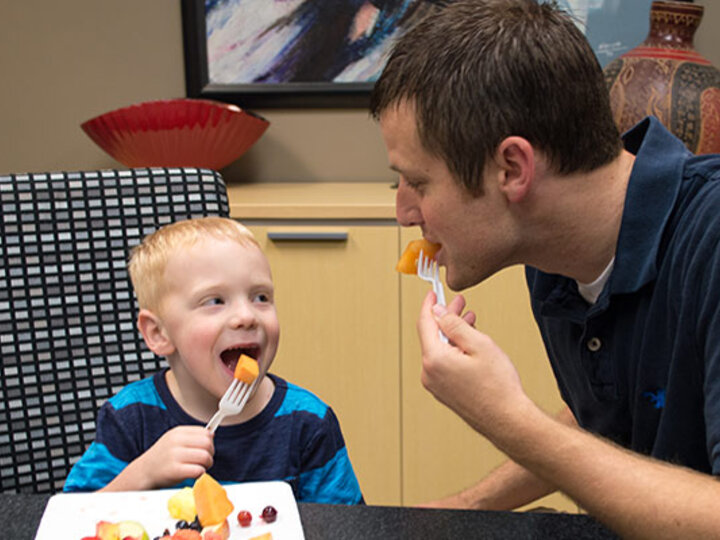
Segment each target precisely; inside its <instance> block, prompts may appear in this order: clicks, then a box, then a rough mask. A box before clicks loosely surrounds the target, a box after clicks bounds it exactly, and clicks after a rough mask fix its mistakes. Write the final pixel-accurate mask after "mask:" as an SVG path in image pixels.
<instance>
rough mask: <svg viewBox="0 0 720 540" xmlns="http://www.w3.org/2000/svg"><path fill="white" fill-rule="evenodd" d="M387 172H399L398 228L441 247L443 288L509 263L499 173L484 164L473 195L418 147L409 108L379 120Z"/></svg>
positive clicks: (479, 278) (459, 285)
mask: <svg viewBox="0 0 720 540" xmlns="http://www.w3.org/2000/svg"><path fill="white" fill-rule="evenodd" d="M380 129H381V131H382V135H383V139H384V141H385V146H386V149H387V152H388V159H389V162H390V168H391V169H393V170H395V171H397V173H398V174H399V177H400V178H399V185H398V192H397V200H396V214H397V220H398V222H399V223H400V225H402V226H404V227H413V226H419V227H420V228H421V229H422V232H423V236H424V237H425V238H426V239H427V240H429V241H431V242H436V243H440V244H442V248H441V249H440V251H439V252H438V254H437V259H438V262H439V263H440V264H441V265H443V266H445V267H446V280H447V284H448V286H449V287H450V288H451V289H453V290H455V291H458V290H462V289H465V288H467V287H470V286H472V285H475V284H477V283H479V282H481V281H483V280H484V279H486V278H487V277H489V276H491V275H492V274H494V273H495V272H497V271H498V270H500V269H502V268H504V267H505V266H508V265H509V264H512V262H511V247H512V245H511V242H510V241H509V238H511V236H510V235H509V234H504V233H503V231H505V230H508V231H509V229H507V227H509V226H510V221H509V215H508V211H507V204H506V200H505V197H504V196H503V194H502V193H501V192H500V190H499V189H498V187H497V181H496V180H497V179H498V178H499V175H501V174H502V171H501V170H500V168H499V167H497V166H496V165H495V163H494V162H493V161H492V160H488V165H487V167H486V172H485V178H484V181H483V185H484V193H483V195H482V196H479V197H473V196H472V195H471V194H470V193H469V192H468V191H467V190H466V189H465V188H464V187H462V186H461V185H460V183H459V182H458V181H457V180H456V179H455V177H454V176H453V175H452V173H451V172H450V171H449V170H448V168H447V165H446V164H445V162H444V161H443V160H442V159H441V158H439V157H437V156H434V155H432V154H429V153H428V152H427V150H425V148H424V147H423V146H422V144H421V143H420V139H419V136H418V133H417V127H416V123H415V112H414V108H413V106H412V104H408V103H407V102H402V103H400V104H399V105H398V106H397V107H390V108H388V109H387V110H386V111H385V112H384V113H383V114H382V115H381V117H380Z"/></svg>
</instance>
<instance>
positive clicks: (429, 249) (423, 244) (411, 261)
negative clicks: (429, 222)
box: [395, 238, 440, 274]
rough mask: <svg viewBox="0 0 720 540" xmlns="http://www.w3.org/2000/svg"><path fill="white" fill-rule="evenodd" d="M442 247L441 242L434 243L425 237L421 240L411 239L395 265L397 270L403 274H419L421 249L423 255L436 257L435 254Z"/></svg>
mask: <svg viewBox="0 0 720 540" xmlns="http://www.w3.org/2000/svg"><path fill="white" fill-rule="evenodd" d="M439 249H440V244H433V243H432V242H428V241H427V240H425V239H424V238H420V239H419V240H411V241H410V242H409V243H408V245H407V247H406V248H405V251H403V254H402V255H401V256H400V260H399V261H398V262H397V265H396V266H395V270H397V271H398V272H402V273H403V274H417V265H418V258H419V257H420V251H422V252H423V255H425V256H426V257H430V258H431V259H433V258H435V254H436V253H437V252H438V250H439Z"/></svg>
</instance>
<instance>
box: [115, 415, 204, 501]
mask: <svg viewBox="0 0 720 540" xmlns="http://www.w3.org/2000/svg"><path fill="white" fill-rule="evenodd" d="M214 453H215V447H214V444H213V435H212V433H210V432H209V431H208V430H207V429H205V428H204V427H201V426H178V427H175V428H173V429H171V430H169V431H167V432H165V433H164V434H163V436H162V437H160V438H159V439H158V440H157V441H156V442H155V444H153V445H152V446H151V447H150V448H149V449H148V450H147V451H146V452H145V453H144V454H142V455H141V456H140V457H138V458H136V459H135V460H134V461H132V462H131V463H130V464H129V465H128V466H127V467H126V468H125V469H124V470H123V471H122V472H121V473H120V474H119V475H118V476H117V477H115V479H114V480H113V481H112V482H110V483H109V484H108V485H107V486H105V488H104V489H103V490H107V491H128V490H131V491H134V490H143V489H156V488H163V487H170V486H174V485H176V484H178V483H179V482H181V481H183V480H186V479H188V478H197V477H199V476H200V475H201V474H202V473H204V472H205V471H206V470H207V469H209V468H210V467H211V466H212V464H213V454H214Z"/></svg>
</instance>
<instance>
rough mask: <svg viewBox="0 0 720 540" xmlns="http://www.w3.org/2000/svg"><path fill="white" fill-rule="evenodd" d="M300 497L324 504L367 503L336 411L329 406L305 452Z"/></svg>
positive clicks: (303, 499) (300, 498)
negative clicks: (351, 461)
mask: <svg viewBox="0 0 720 540" xmlns="http://www.w3.org/2000/svg"><path fill="white" fill-rule="evenodd" d="M302 459H303V472H301V474H300V489H299V500H300V501H301V502H312V503H325V504H361V503H364V499H363V496H362V492H361V491H360V485H359V484H358V480H357V477H356V476H355V471H353V467H352V464H351V463H350V458H349V456H348V452H347V448H346V446H345V440H344V438H343V435H342V432H341V430H340V424H339V423H338V420H337V417H336V416H335V413H334V412H333V411H332V409H330V408H329V407H328V408H327V410H326V412H325V416H324V417H323V419H322V422H321V423H320V424H319V426H318V429H317V431H316V432H315V433H314V434H313V436H312V437H311V438H310V440H309V442H308V444H307V445H306V446H305V449H304V451H303V458H302Z"/></svg>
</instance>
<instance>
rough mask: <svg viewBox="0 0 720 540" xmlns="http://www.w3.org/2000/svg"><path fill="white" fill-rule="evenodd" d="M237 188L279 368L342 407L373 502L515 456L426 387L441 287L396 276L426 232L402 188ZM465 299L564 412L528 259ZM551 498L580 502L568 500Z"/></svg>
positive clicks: (404, 497)
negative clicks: (270, 282) (400, 205)
mask: <svg viewBox="0 0 720 540" xmlns="http://www.w3.org/2000/svg"><path fill="white" fill-rule="evenodd" d="M229 193H230V202H231V213H232V215H233V217H236V218H238V219H239V220H240V221H242V222H243V223H245V224H246V225H248V226H249V227H250V228H251V229H252V230H253V232H254V233H255V235H256V237H257V239H258V241H259V242H260V243H261V245H262V247H263V249H264V250H265V252H266V254H267V256H268V258H269V260H270V264H271V266H272V271H273V278H274V281H275V287H276V304H277V309H278V315H279V318H280V324H281V329H280V347H279V350H278V354H277V357H276V360H275V363H274V365H273V368H272V371H273V372H275V373H277V374H279V375H281V376H283V377H286V378H287V379H288V380H289V381H292V382H294V383H296V384H299V385H301V386H303V387H305V388H307V389H309V390H311V391H313V392H314V393H316V394H317V395H318V396H319V397H321V398H322V399H323V400H324V401H325V402H327V403H328V404H329V405H331V406H332V407H333V409H334V410H335V411H336V413H337V415H338V418H339V419H340V423H341V426H342V428H343V432H344V434H345V438H346V442H347V446H348V451H349V454H350V458H351V460H352V462H353V465H354V467H355V470H356V473H357V475H358V478H359V480H360V484H361V488H362V489H363V493H364V494H365V498H366V500H367V502H368V503H369V504H393V505H399V504H405V505H412V504H417V503H421V502H423V501H427V500H430V499H435V498H439V497H441V496H443V495H447V494H450V493H453V492H456V491H459V490H460V489H462V488H464V487H467V486H468V485H470V484H471V483H473V482H475V481H477V480H479V479H480V478H482V477H483V476H484V475H485V474H487V473H488V472H489V471H490V470H492V469H493V468H495V467H496V466H497V465H498V464H499V463H501V462H502V461H504V459H505V458H504V456H503V455H502V454H501V453H500V452H498V451H497V450H496V449H495V448H494V447H493V446H492V445H491V444H490V443H489V442H487V440H485V439H484V438H483V437H481V436H479V435H478V434H477V433H476V432H474V431H473V430H472V429H470V428H469V427H468V426H467V425H466V424H465V423H464V422H462V421H461V420H460V419H459V418H458V417H456V416H455V415H454V414H453V413H451V412H450V411H449V410H448V409H446V408H445V407H444V406H443V405H441V404H439V403H438V402H436V401H435V399H434V398H433V397H432V396H431V395H430V394H429V393H428V392H427V391H426V390H425V389H424V388H423V387H422V385H421V383H420V348H419V342H418V338H417V333H416V330H415V322H416V319H417V315H418V312H419V308H420V303H421V301H422V299H423V297H424V296H425V293H426V291H427V290H428V286H429V285H428V284H427V283H425V282H423V281H421V280H419V279H418V278H416V277H414V276H405V275H402V276H401V275H400V274H398V273H396V272H395V271H394V266H395V263H396V261H397V259H398V257H399V256H400V253H401V251H402V250H403V249H404V247H405V245H406V244H407V242H408V241H410V240H411V239H414V238H418V237H419V236H420V232H419V231H418V230H409V229H401V228H400V227H399V226H398V225H397V224H396V223H395V220H394V193H393V192H392V191H390V190H389V188H388V186H386V185H382V184H378V185H368V184H364V185H353V184H342V185H327V184H325V185H322V184H320V185H308V184H289V185H278V184H270V185H258V186H234V187H233V186H231V187H230V188H229ZM447 293H449V294H448V300H449V299H450V298H452V296H453V295H452V293H451V291H449V290H447ZM465 296H466V298H467V299H468V303H469V305H470V307H471V308H472V309H473V310H474V311H475V312H476V313H477V315H478V323H477V327H478V328H480V329H482V330H483V331H486V332H487V333H488V334H489V335H491V336H492V337H493V339H495V341H496V342H497V343H498V344H499V345H500V346H501V347H502V348H503V349H504V350H505V351H506V352H507V353H508V355H509V356H510V357H511V358H512V359H513V361H514V362H515V364H516V366H517V367H518V369H519V371H520V375H521V377H522V380H523V385H524V387H525V389H526V391H527V392H528V394H529V395H530V396H531V397H532V398H533V399H534V400H535V401H536V402H537V403H538V404H540V405H541V406H543V407H544V408H545V409H546V410H547V411H555V410H557V409H559V407H560V399H559V397H558V392H557V389H556V384H555V381H554V379H553V376H552V373H551V370H550V367H549V365H548V362H547V360H546V358H545V353H544V349H543V346H542V343H541V340H540V336H539V334H538V331H537V328H536V326H535V324H534V322H533V320H532V315H531V313H530V307H529V301H528V293H527V287H526V286H525V283H524V276H523V271H522V268H520V267H516V268H511V269H508V270H506V271H504V272H501V273H500V274H498V275H497V276H495V277H493V278H491V279H490V280H488V281H487V282H485V283H483V284H482V285H479V286H477V287H475V288H473V289H471V290H470V291H467V292H466V293H465ZM540 504H545V505H547V506H552V507H554V508H558V509H563V510H569V511H573V510H576V507H575V506H574V505H573V504H572V503H571V502H570V501H569V500H567V499H565V498H564V497H561V496H559V495H555V496H552V497H551V498H550V499H548V500H546V501H542V502H541V503H540ZM534 506H537V504H536V505H534Z"/></svg>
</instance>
